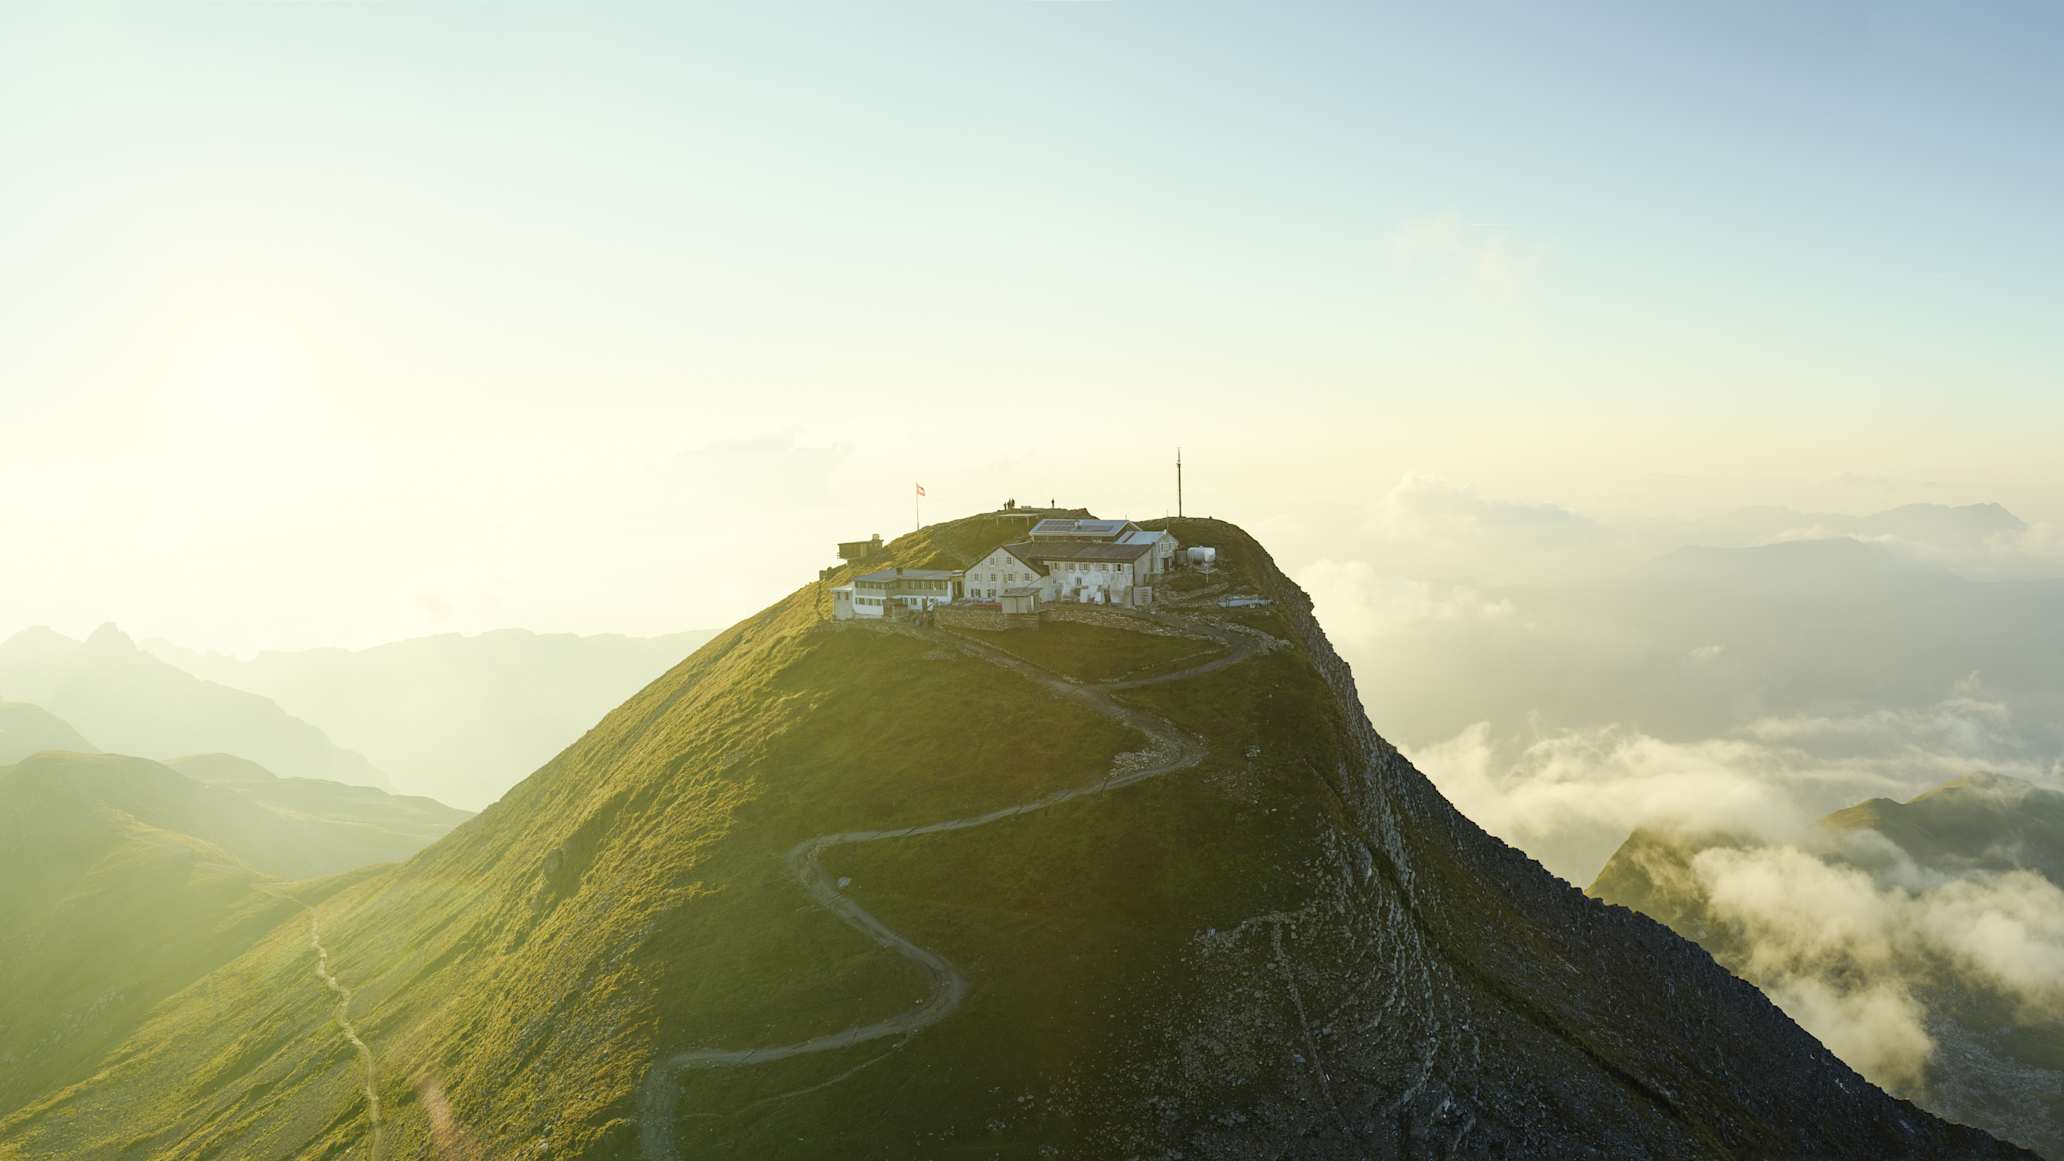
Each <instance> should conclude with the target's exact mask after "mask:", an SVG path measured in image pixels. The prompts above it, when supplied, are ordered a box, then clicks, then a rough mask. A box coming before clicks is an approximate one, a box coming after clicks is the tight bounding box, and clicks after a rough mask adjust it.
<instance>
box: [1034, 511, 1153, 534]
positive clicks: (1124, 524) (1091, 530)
mask: <svg viewBox="0 0 2064 1161" xmlns="http://www.w3.org/2000/svg"><path fill="white" fill-rule="evenodd" d="M1131 524H1132V521H1130V520H1075V519H1070V518H1068V517H1064V516H1050V517H1048V518H1046V519H1044V520H1041V521H1040V522H1039V523H1037V524H1034V525H1033V526H1032V535H1033V536H1090V537H1096V538H1099V539H1109V538H1111V537H1114V536H1118V535H1120V534H1122V533H1124V532H1125V530H1126V529H1127V528H1128V527H1129V526H1130V525H1131Z"/></svg>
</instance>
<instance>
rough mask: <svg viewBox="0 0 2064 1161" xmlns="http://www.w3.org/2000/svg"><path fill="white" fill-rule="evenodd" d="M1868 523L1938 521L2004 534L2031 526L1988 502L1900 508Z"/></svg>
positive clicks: (1880, 514)
mask: <svg viewBox="0 0 2064 1161" xmlns="http://www.w3.org/2000/svg"><path fill="white" fill-rule="evenodd" d="M1864 519H1865V520H1895V519H1896V520H1938V521H1943V522H1946V523H1956V524H1959V525H1963V526H1965V527H1974V526H1990V527H1991V528H1992V529H1994V530H1996V531H2001V532H2019V531H2020V530H2021V529H2023V528H2026V527H2028V522H2027V521H2025V520H2023V519H2021V518H2020V517H2019V516H2016V515H2014V514H2013V513H2012V512H2010V511H2008V510H2007V509H2006V507H2005V506H2003V505H2000V504H1996V503H1994V502H1992V501H1990V500H1987V501H1985V502H1983V503H1979V504H1956V505H1951V504H1901V505H1900V506H1899V507H1897V508H1887V509H1885V510H1884V511H1882V512H1874V513H1872V514H1871V515H1869V516H1866V517H1864Z"/></svg>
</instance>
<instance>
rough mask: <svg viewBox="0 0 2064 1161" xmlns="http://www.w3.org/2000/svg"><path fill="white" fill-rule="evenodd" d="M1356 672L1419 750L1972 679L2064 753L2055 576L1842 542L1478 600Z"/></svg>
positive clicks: (1747, 553) (1689, 732) (1395, 640)
mask: <svg viewBox="0 0 2064 1161" xmlns="http://www.w3.org/2000/svg"><path fill="white" fill-rule="evenodd" d="M1483 598H1484V600H1485V601H1486V602H1495V603H1499V604H1500V605H1502V606H1503V607H1507V608H1509V609H1510V610H1511V611H1510V613H1509V614H1508V615H1506V616H1504V617H1502V618H1498V619H1487V620H1469V619H1457V620H1449V621H1437V622H1429V623H1426V624H1422V625H1417V626H1414V627H1411V628H1409V629H1407V630H1404V631H1402V632H1401V633H1400V634H1398V635H1396V636H1394V637H1392V638H1390V639H1387V640H1386V649H1387V650H1388V656H1389V657H1390V658H1391V659H1394V660H1398V659H1402V660H1408V661H1409V664H1385V665H1366V666H1363V669H1364V670H1365V673H1364V677H1363V688H1364V692H1365V694H1366V695H1367V696H1368V697H1369V698H1370V704H1371V705H1372V706H1380V707H1382V711H1383V712H1384V714H1385V715H1386V717H1387V718H1388V719H1389V720H1391V721H1393V722H1396V723H1398V725H1399V727H1400V728H1401V729H1403V730H1407V731H1409V734H1408V736H1409V737H1410V738H1412V739H1413V740H1415V741H1419V742H1424V741H1430V740H1433V739H1438V738H1444V737H1448V736H1451V735H1452V734H1454V733H1455V732H1457V731H1459V730H1461V729H1463V728H1465V727H1467V726H1469V725H1470V724H1471V723H1473V722H1478V721H1491V722H1493V723H1500V724H1503V725H1506V726H1517V725H1519V724H1521V723H1525V722H1527V721H1529V720H1531V719H1534V718H1539V719H1540V720H1541V722H1542V723H1543V726H1544V727H1548V728H1553V727H1558V726H1581V725H1590V724H1597V723H1608V722H1620V723H1630V724H1634V725H1638V726H1639V727H1640V728H1642V729H1644V730H1647V731H1649V732H1651V733H1656V734H1659V735H1661V736H1665V737H1671V738H1703V737H1710V736H1714V735H1716V734H1719V733H1721V732H1724V731H1726V730H1728V729H1730V728H1733V727H1735V726H1737V725H1739V724H1740V723H1742V722H1744V721H1748V720H1750V719H1753V718H1756V717H1761V716H1765V715H1773V714H1815V713H1839V712H1850V711H1853V710H1855V709H1856V708H1858V707H1897V706H1918V705H1927V704H1931V703H1933V702H1936V701H1939V700H1941V699H1942V698H1943V697H1945V696H1947V695H1948V693H1949V691H1950V690H1951V689H1952V687H1954V686H1956V685H1957V684H1958V683H1959V682H1962V681H1965V680H1966V679H1967V678H1970V677H1971V676H1972V675H1973V674H1976V675H1977V676H1978V678H1979V679H1980V680H1981V681H1982V682H1983V686H1984V688H1985V690H1986V691H1987V692H1988V694H1989V695H1996V696H1998V697H1999V698H2000V699H2002V700H2003V701H2005V702H2006V703H2007V704H2009V705H2010V706H2011V707H2012V708H2013V710H2014V716H2015V721H2016V722H2017V723H2018V725H2019V726H2020V727H2022V728H2024V729H2026V730H2027V731H2029V737H2030V740H2031V742H2032V743H2033V744H2034V745H2035V746H2036V748H2037V749H2039V750H2041V751H2044V752H2050V753H2054V752H2056V751H2057V750H2058V749H2060V748H2064V668H2060V667H2059V666H2058V665H2057V663H2056V659H2057V658H2058V657H2060V656H2064V579H2022V580H1974V579H1970V578H1968V577H1965V576H1962V575H1959V574H1958V573H1956V572H1954V571H1951V570H1950V569H1948V568H1944V567H1939V566H1936V565H1934V564H1930V563H1927V562H1925V561H1922V560H1919V559H1917V558H1915V557H1914V556H1912V555H1911V554H1908V553H1904V552H1901V551H1899V550H1897V549H1894V548H1891V547H1888V546H1885V545H1882V544H1873V543H1867V542H1863V541H1859V540H1853V539H1848V538H1832V539H1822V540H1799V541H1786V542H1780V543H1774V544H1765V545H1757V546H1752V547H1727V548H1681V549H1678V550H1676V551H1674V552H1670V553H1668V554H1666V555H1664V556H1662V557H1660V558H1658V559H1655V560H1653V561H1651V562H1650V563H1648V564H1647V565H1645V566H1643V567H1641V568H1637V569H1634V570H1632V571H1630V572H1628V573H1625V574H1623V575H1620V576H1617V577H1614V578H1609V579H1605V580H1600V581H1595V582H1589V583H1583V584H1566V585H1556V586H1548V585H1538V586H1531V585H1530V586H1514V587H1509V588H1501V589H1491V590H1486V591H1485V592H1484V593H1483Z"/></svg>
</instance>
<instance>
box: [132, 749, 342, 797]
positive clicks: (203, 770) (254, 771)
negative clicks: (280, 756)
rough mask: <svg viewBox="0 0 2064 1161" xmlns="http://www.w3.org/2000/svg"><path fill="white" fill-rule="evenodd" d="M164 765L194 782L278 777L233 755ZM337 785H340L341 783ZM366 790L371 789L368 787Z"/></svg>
mask: <svg viewBox="0 0 2064 1161" xmlns="http://www.w3.org/2000/svg"><path fill="white" fill-rule="evenodd" d="M165 765H167V766H170V767H172V768H173V769H174V770H177V771H179V772H180V773H181V774H184V775H186V776H187V777H189V778H192V779H193V780H195V781H196V782H276V781H278V780H279V775H277V774H274V773H273V772H272V771H270V770H267V769H266V768H265V767H263V766H260V765H259V764H258V763H256V762H253V761H251V760H250V759H249V758H239V757H237V756H236V755H235V754H188V755H187V756H186V757H183V758H174V759H172V760H171V761H169V762H166V763H165ZM339 785H342V784H341V783H340V784H339ZM367 789H372V788H371V787H368V788H367Z"/></svg>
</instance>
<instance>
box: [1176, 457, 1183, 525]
mask: <svg viewBox="0 0 2064 1161" xmlns="http://www.w3.org/2000/svg"><path fill="white" fill-rule="evenodd" d="M1175 515H1176V517H1177V518H1178V519H1180V518H1181V517H1182V449H1181V448H1176V449H1175Z"/></svg>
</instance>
